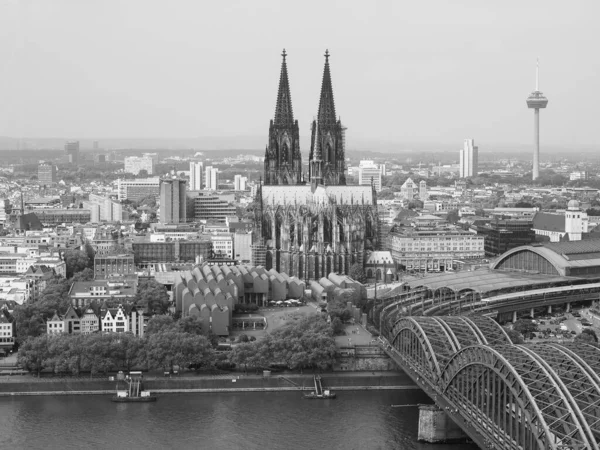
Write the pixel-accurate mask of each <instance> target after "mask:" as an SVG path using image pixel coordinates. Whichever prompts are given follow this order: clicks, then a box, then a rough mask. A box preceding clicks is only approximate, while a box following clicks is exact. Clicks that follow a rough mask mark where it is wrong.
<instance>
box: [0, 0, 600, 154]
mask: <svg viewBox="0 0 600 450" xmlns="http://www.w3.org/2000/svg"><path fill="white" fill-rule="evenodd" d="M599 13H600V2H598V1H597V0H589V1H588V0H570V1H568V2H566V1H564V0H558V1H556V0H527V1H523V0H503V1H499V0H487V1H481V0H453V1H447V0H425V1H403V0H395V1H376V0H371V1H354V0H342V1H328V0H317V1H313V0H304V1H300V2H291V1H289V2H288V1H285V2H284V1H270V0H251V1H249V0H241V1H237V0H227V1H208V0H189V1H188V0H169V1H166V0H160V1H157V0H0V136H11V137H20V138H50V137H54V138H65V139H102V138H198V137H199V138H202V137H214V136H217V137H222V138H228V137H234V136H236V137H239V136H249V137H250V136H253V137H264V142H265V144H266V142H267V135H268V126H269V120H270V119H271V118H272V117H273V114H274V110H275V101H276V94H277V86H278V81H279V72H280V66H281V56H280V54H281V51H282V49H283V48H284V47H285V49H286V51H287V53H288V59H287V61H288V71H289V78H290V86H291V95H292V103H293V107H294V116H295V118H296V119H297V120H298V121H299V125H300V133H301V137H300V146H301V149H302V150H303V152H304V153H307V150H306V149H307V147H308V143H309V124H310V122H311V120H312V118H313V116H315V115H316V113H317V107H318V101H319V92H320V86H321V77H322V73H323V64H324V57H323V54H324V52H325V49H329V51H330V53H331V59H330V63H331V73H332V80H333V89H334V95H335V102H336V110H337V113H338V115H339V116H340V117H341V119H342V122H343V123H344V125H345V126H347V127H348V132H347V141H348V144H349V146H352V144H351V142H352V140H353V139H354V140H355V142H363V143H367V145H368V143H369V142H373V143H375V142H388V143H394V144H398V146H399V147H402V146H404V147H406V146H409V145H410V144H419V143H420V144H423V143H432V144H445V145H453V143H456V148H457V149H458V148H459V147H461V145H462V141H463V139H465V138H474V139H475V142H476V144H479V146H480V151H482V148H485V147H486V146H487V147H488V148H492V147H494V146H497V145H500V144H529V143H531V142H532V140H533V112H532V111H530V110H528V109H527V107H526V104H525V99H526V98H527V96H528V95H529V93H530V92H531V91H532V90H534V88H535V66H536V58H538V57H539V58H540V90H541V91H543V92H544V94H546V96H547V97H548V99H549V103H548V108H547V109H546V110H544V111H542V112H541V136H542V138H541V139H542V143H543V144H546V145H558V146H564V147H566V148H576V147H580V146H591V147H594V146H600V133H599V132H598V122H599V120H598V118H599V114H598V108H599V107H600V76H599V75H600V53H599V52H598V43H600V27H598V26H597V23H596V22H597V17H598V16H599ZM259 141H260V140H259ZM236 142H237V141H236ZM253 142H254V141H253Z"/></svg>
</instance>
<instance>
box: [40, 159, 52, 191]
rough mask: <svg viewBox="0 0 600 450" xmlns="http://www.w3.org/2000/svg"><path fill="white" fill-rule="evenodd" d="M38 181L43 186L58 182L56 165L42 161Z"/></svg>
mask: <svg viewBox="0 0 600 450" xmlns="http://www.w3.org/2000/svg"><path fill="white" fill-rule="evenodd" d="M38 183H39V184H40V185H41V186H44V185H50V184H54V183H56V166H55V165H54V164H52V163H44V162H42V163H40V164H39V165H38Z"/></svg>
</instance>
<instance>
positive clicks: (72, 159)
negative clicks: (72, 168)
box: [65, 141, 79, 164]
mask: <svg viewBox="0 0 600 450" xmlns="http://www.w3.org/2000/svg"><path fill="white" fill-rule="evenodd" d="M65 153H66V154H67V161H68V162H69V163H71V164H77V163H78V162H79V141H69V142H67V143H66V144H65Z"/></svg>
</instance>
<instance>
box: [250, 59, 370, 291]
mask: <svg viewBox="0 0 600 450" xmlns="http://www.w3.org/2000/svg"><path fill="white" fill-rule="evenodd" d="M282 57H283V61H282V63H281V75H280V78H279V90H278V92H277V103H276V106H275V117H274V119H273V120H271V122H270V125H269V140H268V144H267V148H266V151H265V162H264V163H265V173H264V180H263V183H262V184H261V186H260V188H259V190H258V192H257V199H256V202H257V207H256V208H255V223H256V232H257V238H258V240H260V242H261V245H262V246H263V248H264V249H265V251H266V254H265V263H266V268H267V270H269V269H271V268H274V269H275V270H277V271H278V272H285V273H286V274H288V275H289V276H295V277H298V278H300V279H301V280H315V279H319V278H321V277H326V276H327V275H328V274H329V273H331V272H335V273H342V274H348V271H349V270H350V267H351V266H352V265H353V264H355V263H358V264H360V265H361V266H364V262H365V259H366V255H367V253H368V252H370V251H373V250H376V249H378V246H379V241H380V239H379V221H378V215H377V198H376V193H375V189H374V187H373V186H357V185H346V164H345V130H346V129H345V128H344V127H343V126H342V122H341V120H340V119H339V118H337V116H336V112H335V103H334V100H333V88H332V82H331V71H330V67H329V58H330V55H329V52H328V51H327V52H325V68H324V70H323V81H322V84H321V97H320V100H319V109H318V112H317V115H316V118H315V120H313V122H312V125H311V142H310V153H309V161H308V171H307V174H306V173H305V171H304V170H303V165H302V156H301V154H300V139H299V130H298V121H297V120H294V113H293V109H292V98H291V91H290V84H289V79H288V71H287V62H286V57H287V55H286V53H285V50H284V51H283V54H282Z"/></svg>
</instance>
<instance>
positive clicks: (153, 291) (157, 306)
mask: <svg viewBox="0 0 600 450" xmlns="http://www.w3.org/2000/svg"><path fill="white" fill-rule="evenodd" d="M134 301H135V304H136V305H137V306H140V307H143V308H148V311H150V312H151V313H152V314H164V313H166V312H167V309H168V308H169V294H168V293H167V288H165V287H164V286H163V285H162V284H160V283H158V282H157V281H156V280H154V279H148V280H142V281H140V283H139V284H138V291H137V294H136V295H135V299H134Z"/></svg>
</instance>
